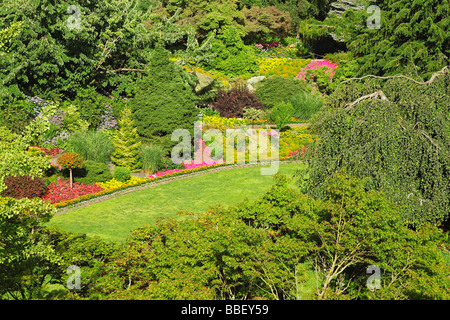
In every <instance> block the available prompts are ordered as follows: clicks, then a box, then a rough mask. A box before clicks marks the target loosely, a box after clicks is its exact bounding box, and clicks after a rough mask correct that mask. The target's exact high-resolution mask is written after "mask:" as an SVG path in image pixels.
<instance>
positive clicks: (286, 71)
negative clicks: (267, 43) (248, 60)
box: [258, 58, 311, 78]
mask: <svg viewBox="0 0 450 320" xmlns="http://www.w3.org/2000/svg"><path fill="white" fill-rule="evenodd" d="M258 62H259V73H260V74H261V75H263V76H266V77H267V76H280V77H292V78H293V77H295V76H297V74H298V73H299V72H300V70H301V69H302V68H303V67H305V66H306V65H307V64H308V63H309V62H311V59H288V58H273V59H270V58H261V59H259V60H258Z"/></svg>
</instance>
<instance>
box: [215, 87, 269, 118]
mask: <svg viewBox="0 0 450 320" xmlns="http://www.w3.org/2000/svg"><path fill="white" fill-rule="evenodd" d="M211 106H212V108H213V109H214V110H217V111H218V112H219V113H220V116H221V117H225V118H242V116H243V112H244V108H254V109H264V105H263V104H262V102H261V101H259V99H258V97H257V96H256V95H255V94H254V93H252V92H250V91H249V90H248V89H247V88H246V87H244V86H242V87H236V88H233V89H231V90H228V91H226V90H219V91H218V93H217V98H216V100H215V101H214V102H213V103H212V105H211Z"/></svg>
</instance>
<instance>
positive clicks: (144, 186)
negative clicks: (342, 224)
mask: <svg viewBox="0 0 450 320" xmlns="http://www.w3.org/2000/svg"><path fill="white" fill-rule="evenodd" d="M295 163H302V161H301V160H297V161H292V160H284V161H279V165H283V164H295ZM267 165H268V164H267V163H248V164H234V165H228V166H223V167H218V168H211V169H207V170H202V171H198V172H193V173H187V174H180V175H178V176H175V177H173V176H172V177H167V178H162V179H159V180H158V181H155V182H149V183H145V184H142V185H139V186H135V187H130V188H127V189H125V190H119V191H117V192H114V193H110V194H107V195H104V196H100V197H98V198H94V199H89V200H86V201H83V202H80V203H77V204H74V205H69V206H67V207H64V208H59V209H58V210H57V212H56V213H55V215H60V214H63V213H67V212H70V211H72V210H76V209H79V208H84V207H88V206H91V205H93V204H95V203H99V202H103V201H107V200H110V199H113V198H116V197H119V196H122V195H125V194H129V193H132V192H136V191H139V190H144V189H148V188H152V187H156V186H160V185H163V184H167V183H170V182H173V181H179V180H185V179H189V178H194V177H198V176H203V175H206V174H210V173H213V172H219V171H228V170H233V169H241V168H251V167H262V166H267Z"/></svg>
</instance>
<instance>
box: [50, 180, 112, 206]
mask: <svg viewBox="0 0 450 320" xmlns="http://www.w3.org/2000/svg"><path fill="white" fill-rule="evenodd" d="M102 190H103V188H102V187H100V186H99V185H97V184H95V183H94V184H93V185H88V184H84V183H79V182H75V183H74V184H73V185H72V188H71V187H70V182H69V181H67V180H63V179H60V178H59V177H58V182H57V183H54V182H52V183H51V184H50V186H49V187H48V189H47V192H46V194H45V195H44V196H43V197H42V200H49V201H50V203H51V204H54V203H59V202H63V201H67V200H72V199H76V198H78V197H81V196H84V195H86V194H91V193H97V192H100V191H102Z"/></svg>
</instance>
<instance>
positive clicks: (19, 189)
mask: <svg viewBox="0 0 450 320" xmlns="http://www.w3.org/2000/svg"><path fill="white" fill-rule="evenodd" d="M4 184H5V185H6V187H7V189H6V190H5V191H3V192H2V194H1V195H2V196H3V197H11V198H16V199H22V198H30V199H31V198H40V197H42V196H43V195H44V194H45V191H46V187H45V179H43V178H38V177H32V176H20V177H13V176H8V177H6V178H5V180H4Z"/></svg>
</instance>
